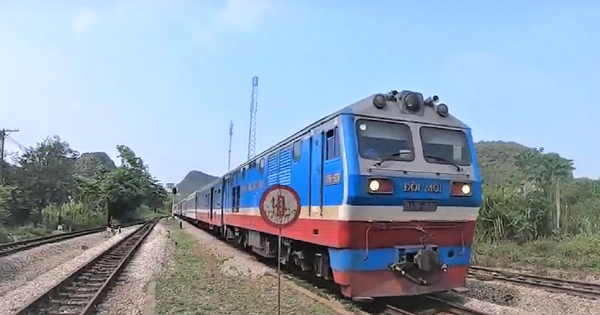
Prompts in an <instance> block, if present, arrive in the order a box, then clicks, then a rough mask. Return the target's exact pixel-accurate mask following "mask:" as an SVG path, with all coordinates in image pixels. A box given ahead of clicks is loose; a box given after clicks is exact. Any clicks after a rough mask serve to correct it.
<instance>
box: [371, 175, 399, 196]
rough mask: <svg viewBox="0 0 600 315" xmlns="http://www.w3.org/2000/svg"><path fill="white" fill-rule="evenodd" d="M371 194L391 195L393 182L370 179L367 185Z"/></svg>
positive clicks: (383, 179)
mask: <svg viewBox="0 0 600 315" xmlns="http://www.w3.org/2000/svg"><path fill="white" fill-rule="evenodd" d="M367 186H368V187H367V188H368V189H369V193H371V194H384V195H385V194H393V193H394V182H392V180H390V179H387V178H370V179H369V181H368V185H367Z"/></svg>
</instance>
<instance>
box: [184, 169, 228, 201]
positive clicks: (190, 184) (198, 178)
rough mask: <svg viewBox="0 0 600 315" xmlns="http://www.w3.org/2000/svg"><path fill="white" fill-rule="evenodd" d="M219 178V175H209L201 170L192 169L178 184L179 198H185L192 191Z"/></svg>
mask: <svg viewBox="0 0 600 315" xmlns="http://www.w3.org/2000/svg"><path fill="white" fill-rule="evenodd" d="M217 178H218V177H217V176H213V175H209V174H206V173H204V172H201V171H195V170H194V171H190V172H189V173H188V174H187V175H185V177H184V178H183V179H182V180H181V182H180V183H179V184H177V186H176V187H177V191H178V194H179V199H181V198H185V197H187V196H188V195H189V194H191V193H192V192H194V191H196V190H199V189H202V188H204V187H205V186H206V185H208V184H210V183H212V182H214V181H215V180H216V179H217Z"/></svg>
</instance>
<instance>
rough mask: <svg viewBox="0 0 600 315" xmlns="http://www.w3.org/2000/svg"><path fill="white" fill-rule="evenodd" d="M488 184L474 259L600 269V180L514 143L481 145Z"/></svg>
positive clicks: (564, 161)
mask: <svg viewBox="0 0 600 315" xmlns="http://www.w3.org/2000/svg"><path fill="white" fill-rule="evenodd" d="M476 151H477V157H478V162H479V164H480V168H481V174H482V179H483V181H484V192H483V205H482V207H481V210H480V213H479V219H478V221H477V233H476V235H477V242H476V246H475V250H474V253H475V255H474V259H475V261H476V262H478V263H481V261H479V259H478V258H479V257H485V258H486V259H489V258H492V259H490V260H489V261H493V262H494V264H496V263H498V262H501V261H504V262H507V261H508V262H518V263H524V264H527V265H530V264H535V265H538V266H551V267H562V268H578V267H592V268H600V248H599V247H598V246H597V245H596V244H598V243H599V242H600V237H599V236H600V180H598V179H589V178H574V177H573V170H574V166H573V161H572V160H569V159H567V158H564V157H562V156H560V155H559V154H557V153H546V152H545V151H544V149H543V148H539V149H535V148H529V147H526V146H523V145H520V144H518V143H514V142H501V141H494V142H479V143H477V144H476Z"/></svg>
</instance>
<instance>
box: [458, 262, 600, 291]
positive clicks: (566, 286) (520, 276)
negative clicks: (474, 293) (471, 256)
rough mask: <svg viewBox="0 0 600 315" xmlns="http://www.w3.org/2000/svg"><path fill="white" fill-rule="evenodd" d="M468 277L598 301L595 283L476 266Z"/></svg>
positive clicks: (599, 286) (472, 267) (470, 270)
mask: <svg viewBox="0 0 600 315" xmlns="http://www.w3.org/2000/svg"><path fill="white" fill-rule="evenodd" d="M469 276H471V277H473V278H475V279H478V280H483V281H488V280H499V281H504V282H511V283H516V284H519V285H522V286H528V287H534V288H538V289H544V290H546V291H549V292H554V293H566V294H569V295H573V296H579V297H584V298H589V299H600V285H599V284H595V283H587V282H580V281H572V280H564V279H558V278H550V277H543V276H536V275H531V274H525V273H515V272H508V271H503V270H497V269H492V268H486V267H477V266H471V267H469Z"/></svg>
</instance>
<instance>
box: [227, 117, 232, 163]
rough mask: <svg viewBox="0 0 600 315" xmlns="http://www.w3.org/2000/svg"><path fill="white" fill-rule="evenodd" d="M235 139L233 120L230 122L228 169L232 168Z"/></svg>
mask: <svg viewBox="0 0 600 315" xmlns="http://www.w3.org/2000/svg"><path fill="white" fill-rule="evenodd" d="M232 139H233V121H231V122H230V123H229V155H228V156H227V171H228V172H229V171H230V170H231V140H232Z"/></svg>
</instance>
